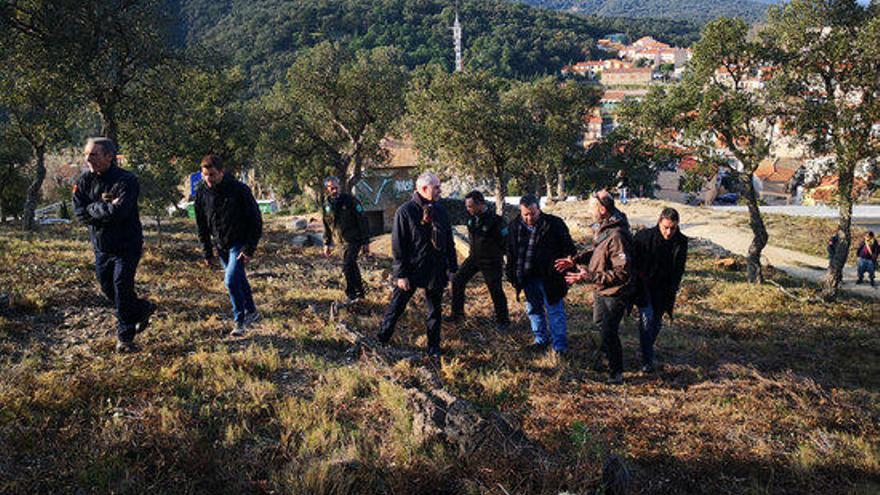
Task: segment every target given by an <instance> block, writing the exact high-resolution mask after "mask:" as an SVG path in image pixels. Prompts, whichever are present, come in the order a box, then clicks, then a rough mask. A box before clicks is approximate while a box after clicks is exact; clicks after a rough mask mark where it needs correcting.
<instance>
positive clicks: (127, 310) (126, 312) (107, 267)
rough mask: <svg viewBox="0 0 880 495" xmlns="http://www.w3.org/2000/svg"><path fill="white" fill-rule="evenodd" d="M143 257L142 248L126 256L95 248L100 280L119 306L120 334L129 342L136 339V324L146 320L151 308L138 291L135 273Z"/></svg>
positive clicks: (117, 334)
mask: <svg viewBox="0 0 880 495" xmlns="http://www.w3.org/2000/svg"><path fill="white" fill-rule="evenodd" d="M140 260H141V253H140V251H138V252H136V253H131V254H125V255H117V254H110V253H103V252H100V251H95V273H96V274H97V276H98V283H99V284H100V285H101V291H102V292H103V293H104V295H105V296H107V299H109V300H110V302H112V303H113V305H114V306H115V307H116V320H117V329H116V336H117V337H118V338H119V340H122V341H125V342H130V341H131V340H132V339H134V334H135V331H134V326H135V323H137V322H139V321H141V320H142V319H143V317H144V313H145V312H146V311H147V307H148V304H147V302H146V301H145V300H143V299H139V298H138V297H137V294H135V292H134V275H135V272H136V271H137V266H138V263H139V262H140Z"/></svg>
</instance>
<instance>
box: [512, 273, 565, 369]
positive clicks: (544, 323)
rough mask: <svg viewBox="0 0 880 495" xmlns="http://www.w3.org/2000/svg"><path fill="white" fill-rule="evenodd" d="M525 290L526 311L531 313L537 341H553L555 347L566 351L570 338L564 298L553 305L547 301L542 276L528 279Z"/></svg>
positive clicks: (530, 317)
mask: <svg viewBox="0 0 880 495" xmlns="http://www.w3.org/2000/svg"><path fill="white" fill-rule="evenodd" d="M523 292H525V294H526V313H528V315H529V322H530V323H531V326H532V332H533V333H534V334H535V343H536V344H542V345H543V344H548V343H550V342H551V341H552V343H553V349H555V350H556V351H559V352H564V351H566V350H567V349H568V339H567V338H566V333H567V322H566V317H565V303H564V302H563V301H564V300H563V299H560V300H559V301H558V302H557V303H556V304H552V305H551V304H550V303H549V302H548V301H547V291H545V290H544V281H543V280H541V279H540V278H532V279H529V280H527V281H526V283H525V285H524V286H523ZM548 327H549V331H548Z"/></svg>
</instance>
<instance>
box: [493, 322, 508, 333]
mask: <svg viewBox="0 0 880 495" xmlns="http://www.w3.org/2000/svg"><path fill="white" fill-rule="evenodd" d="M508 330H510V322H509V321H506V322H504V323H496V324H495V331H497V332H499V333H505V332H507V331H508Z"/></svg>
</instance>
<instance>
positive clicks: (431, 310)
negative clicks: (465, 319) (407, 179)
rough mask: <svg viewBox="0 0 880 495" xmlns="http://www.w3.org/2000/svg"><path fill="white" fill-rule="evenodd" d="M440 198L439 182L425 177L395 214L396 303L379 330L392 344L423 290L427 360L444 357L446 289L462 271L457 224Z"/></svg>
mask: <svg viewBox="0 0 880 495" xmlns="http://www.w3.org/2000/svg"><path fill="white" fill-rule="evenodd" d="M439 199H440V179H438V178H437V176H436V175H434V174H432V173H430V172H426V173H423V174H422V175H420V176H419V178H418V179H417V180H416V192H415V193H414V194H413V196H412V199H410V200H409V201H407V202H406V203H404V204H403V205H401V206H400V208H398V209H397V212H396V213H395V214H394V226H393V227H392V230H391V251H392V255H393V258H394V262H393V264H392V270H393V272H394V274H393V277H394V280H395V287H394V292H393V293H392V295H391V302H390V303H389V305H388V309H387V310H386V311H385V316H384V317H383V319H382V325H381V328H380V330H379V334H378V338H379V341H381V342H383V343H387V342H388V341H390V340H391V336H392V335H393V334H394V328H395V326H396V325H397V321H398V320H399V319H400V317H401V316H402V315H403V312H404V310H406V305H407V303H408V302H409V300H410V299H411V298H412V296H413V294H415V291H416V289H419V288H420V289H424V291H425V305H426V308H427V310H428V316H427V320H426V322H425V324H426V326H427V331H428V349H427V350H428V355H429V356H431V357H436V356H439V355H440V325H441V303H442V300H443V289H445V288H446V284H447V283H448V282H449V279H450V278H452V276H453V274H454V273H455V272H456V270H457V269H458V261H457V259H456V253H455V244H454V243H453V239H452V223H451V222H450V220H449V215H448V214H447V213H446V210H445V209H444V208H443V207H442V206H441V205H440V204H438V203H437V201H438V200H439Z"/></svg>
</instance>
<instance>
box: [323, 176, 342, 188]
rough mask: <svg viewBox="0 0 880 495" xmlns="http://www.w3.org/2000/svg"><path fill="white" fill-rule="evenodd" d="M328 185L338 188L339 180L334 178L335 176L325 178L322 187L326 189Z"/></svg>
mask: <svg viewBox="0 0 880 495" xmlns="http://www.w3.org/2000/svg"><path fill="white" fill-rule="evenodd" d="M330 184H333V185H335V186H336V187H339V178H338V177H336V176H335V175H331V176H329V177H327V178H326V179H324V187H327V186H329V185H330Z"/></svg>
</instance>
